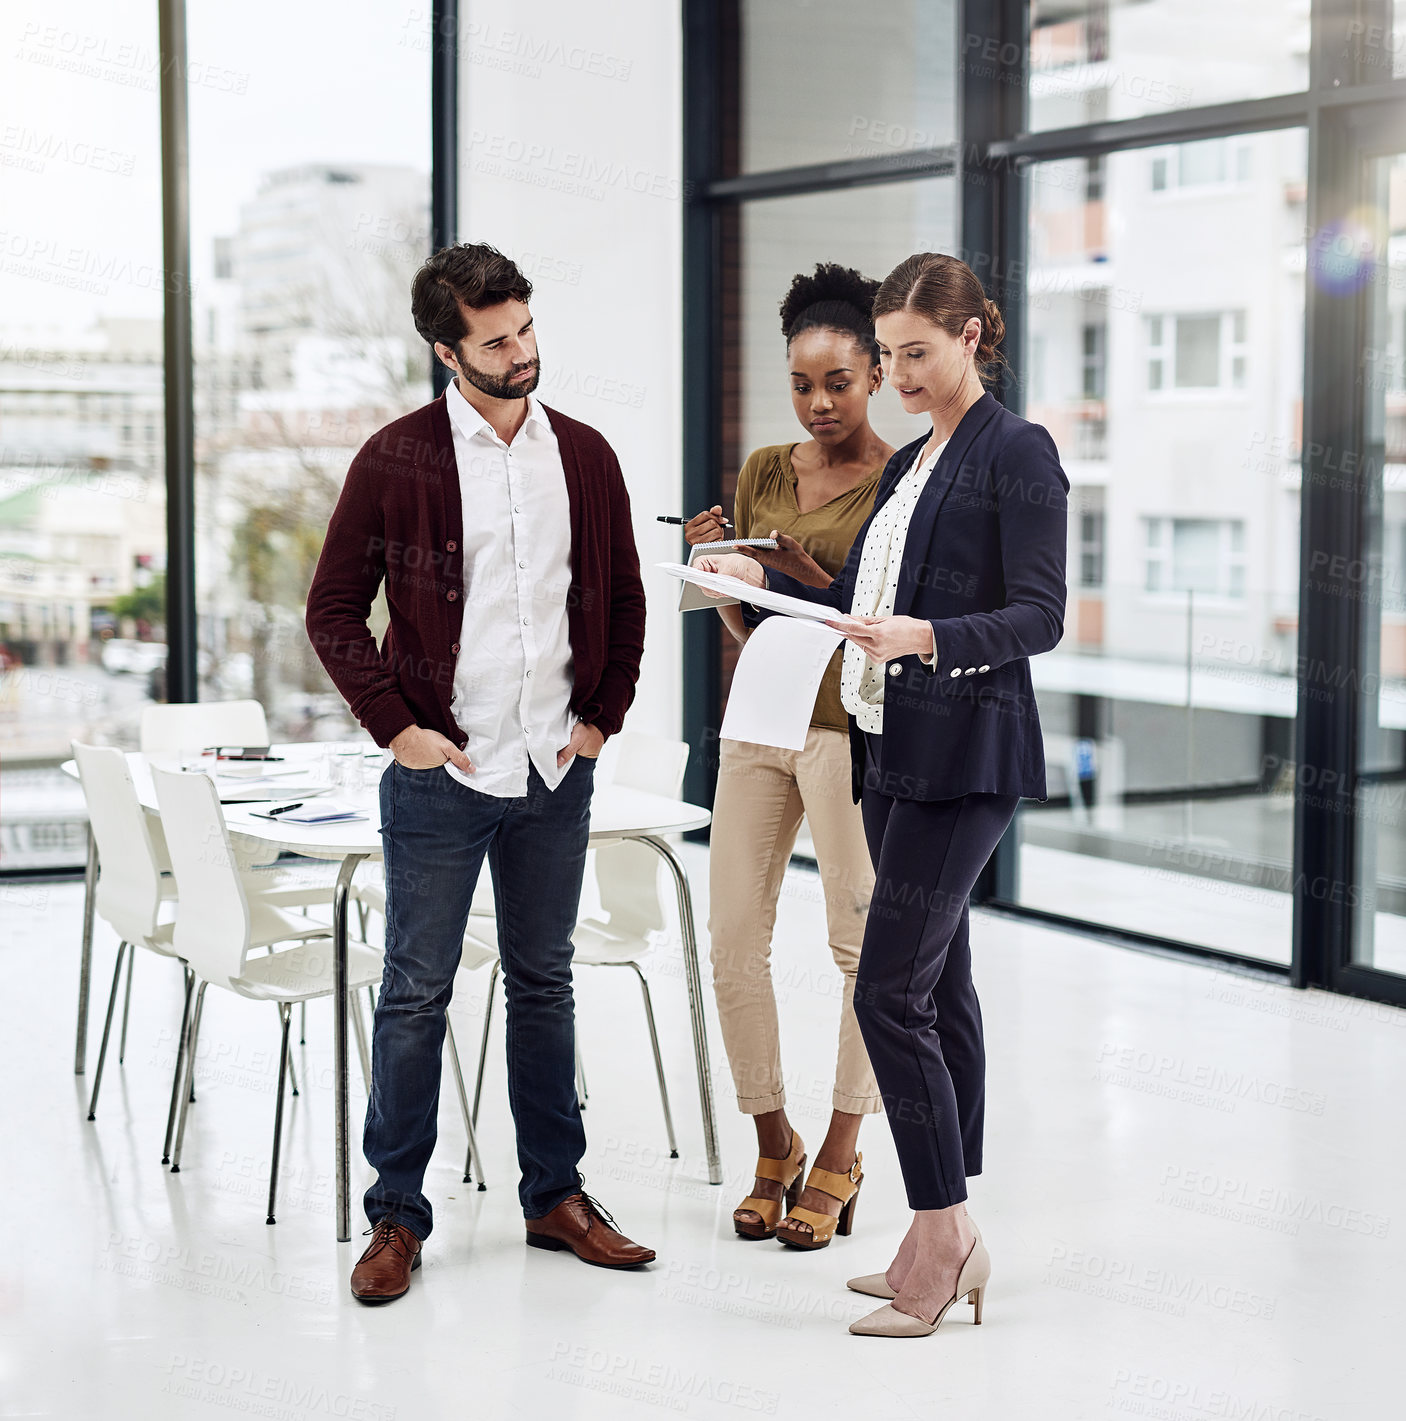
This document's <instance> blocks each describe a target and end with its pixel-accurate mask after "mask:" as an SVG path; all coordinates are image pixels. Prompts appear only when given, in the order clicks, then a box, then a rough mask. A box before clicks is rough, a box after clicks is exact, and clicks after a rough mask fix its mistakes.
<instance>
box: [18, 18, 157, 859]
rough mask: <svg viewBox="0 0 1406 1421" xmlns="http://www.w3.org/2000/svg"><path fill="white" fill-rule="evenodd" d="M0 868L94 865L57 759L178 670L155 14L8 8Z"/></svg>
mask: <svg viewBox="0 0 1406 1421" xmlns="http://www.w3.org/2000/svg"><path fill="white" fill-rule="evenodd" d="M5 28H6V45H5V48H4V53H3V55H0V92H3V93H4V95H5V106H6V111H7V114H8V117H7V119H6V122H5V124H4V126H3V127H0V210H3V211H4V213H5V221H4V224H3V225H4V229H5V230H4V232H3V233H0V872H9V871H12V870H41V869H47V868H62V867H68V866H71V865H73V864H76V863H81V862H82V860H83V855H84V852H85V842H86V827H85V826H86V820H85V815H84V811H83V801H82V796H81V795H80V793H79V791H78V787H77V785H75V784H74V783H73V782H72V781H70V780H68V779H67V778H66V777H64V776H63V775H62V774H61V773H60V772H59V770H58V768H57V767H58V765H59V764H60V763H61V761H63V760H64V759H66V758H67V757H68V755H69V753H70V752H69V742H70V741H71V740H73V739H75V738H77V739H87V740H94V741H101V742H104V743H113V742H115V743H118V744H128V745H134V744H135V743H136V732H137V722H138V719H139V717H140V713H141V709H142V707H143V705H145V704H146V703H147V702H148V700H149V699H150V697H151V695H152V694H153V693H154V692H159V679H160V676H161V673H162V668H163V665H164V662H165V654H166V646H165V632H164V620H165V607H164V601H163V594H164V583H165V567H166V530H165V521H164V519H165V484H164V467H163V465H164V459H163V444H162V441H163V421H162V414H163V399H162V374H163V372H162V354H161V352H162V345H161V302H162V294H163V288H164V282H165V275H164V272H163V270H162V252H161V185H160V173H161V156H160V145H159V115H158V95H157V79H156V72H157V71H156V67H155V62H154V57H155V51H156V7H155V5H154V4H151V3H148V0H111V3H106V4H97V3H90V0H75V3H74V4H71V5H67V6H65V7H64V11H63V14H62V17H61V18H60V17H58V16H56V14H55V13H54V11H53V9H52V7H47V6H43V5H40V4H38V3H36V0H19V2H18V3H17V4H15V5H11V6H8V7H7V9H6V27H5Z"/></svg>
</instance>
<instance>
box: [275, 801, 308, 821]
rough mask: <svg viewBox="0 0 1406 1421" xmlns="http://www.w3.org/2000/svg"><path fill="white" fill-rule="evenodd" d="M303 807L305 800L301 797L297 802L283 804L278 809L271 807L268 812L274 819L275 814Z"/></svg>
mask: <svg viewBox="0 0 1406 1421" xmlns="http://www.w3.org/2000/svg"><path fill="white" fill-rule="evenodd" d="M302 807H303V801H302V800H301V799H300V800H299V801H298V802H297V803H296V804H281V805H279V807H278V808H277V809H270V810H268V811H267V813H268V816H269V818H270V819H272V818H273V816H274V815H275V814H287V813H288V811H289V810H290V809H301V808H302Z"/></svg>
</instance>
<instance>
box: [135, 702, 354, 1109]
mask: <svg viewBox="0 0 1406 1421" xmlns="http://www.w3.org/2000/svg"><path fill="white" fill-rule="evenodd" d="M139 735H140V749H141V752H142V754H143V755H159V754H166V755H171V754H192V753H194V752H196V751H200V750H203V749H205V747H206V746H208V745H267V744H268V743H269V729H268V720H267V718H266V716H265V715H264V708H263V706H262V705H260V704H259V702H258V701H193V702H177V703H175V704H172V705H167V704H164V703H154V704H152V705H149V706H146V707H144V708H143V710H142V720H141V729H140V732H139ZM151 838H152V843H153V845H154V846H155V849H156V858H157V862H158V863H160V864H161V865H162V866H163V867H169V864H170V855H169V853H168V851H167V848H166V840H165V836H164V834H163V832H162V829H161V825H160V824H159V823H155V824H153V825H152V826H151ZM235 853H236V857H237V861H238V864H239V868H240V871H241V872H242V873H245V874H247V875H249V882H248V887H249V888H250V890H251V891H252V892H256V893H260V894H264V895H266V896H272V901H274V902H276V903H278V904H280V906H282V907H285V908H303V907H311V906H313V905H317V904H322V903H330V902H331V901H332V884H331V881H330V879H329V880H328V882H327V884H326V885H325V886H324V885H323V884H320V883H319V884H315V885H302V886H298V885H295V884H293V883H292V882H291V881H290V879H289V877H288V875H287V874H285V873H284V872H283V871H282V870H281V869H279V868H278V867H277V862H278V853H277V851H276V850H274V851H270V850H268V849H266V848H263V847H260V846H258V845H256V844H255V843H253V842H252V841H250V840H247V839H246V840H243V841H241V842H240V843H239V844H238V845H237V846H236V849H235ZM260 879H262V882H261V881H260ZM294 1093H295V1094H296V1088H295V1091H294Z"/></svg>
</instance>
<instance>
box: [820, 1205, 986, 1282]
mask: <svg viewBox="0 0 1406 1421" xmlns="http://www.w3.org/2000/svg"><path fill="white" fill-rule="evenodd" d="M967 1222H968V1223H969V1224H970V1225H971V1226H972V1233H974V1234H975V1235H976V1241H977V1242H978V1243H982V1242H984V1240H983V1239H982V1237H981V1230H980V1229H979V1228H977V1226H976V1220H975V1219H973V1218H972V1217H971V1216H970V1215H968V1216H967ZM845 1287H847V1288H848V1289H849V1290H850V1292H852V1293H863V1294H864V1295H865V1297H869V1298H889V1299H893V1298H896V1297H897V1296H898V1294H897V1293H895V1292H894V1290H893V1289H892V1288H890V1287H889V1281H888V1273H887V1272H883V1273H866V1274H865V1275H864V1276H863V1277H862V1278H851V1279H850V1280H849V1282H848V1283H846V1284H845Z"/></svg>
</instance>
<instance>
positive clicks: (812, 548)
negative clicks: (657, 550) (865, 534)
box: [732, 444, 883, 730]
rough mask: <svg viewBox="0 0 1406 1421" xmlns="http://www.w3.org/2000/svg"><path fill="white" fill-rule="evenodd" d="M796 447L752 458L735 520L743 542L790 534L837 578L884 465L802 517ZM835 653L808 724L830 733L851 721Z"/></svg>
mask: <svg viewBox="0 0 1406 1421" xmlns="http://www.w3.org/2000/svg"><path fill="white" fill-rule="evenodd" d="M795 447H796V446H795V445H794V444H771V445H768V446H766V447H765V448H762V449H755V450H753V451H752V453H751V454H750V455H748V458H747V462H746V463H745V464H743V466H742V472H741V473H740V474H738V476H737V493H736V495H735V496H734V499H733V505H732V521H733V523H734V524H735V525H736V530H737V536H738V537H739V538H765V537H766V536H767V535H768V534H769V533H770V532H771V530H772V529H773V528H775V529H776V530H777V531H778V532H780V533H789V534H790V535H791V536H792V537H793V538H794V539H795V540H796V541H797V542H798V543H799V544H800V545H801V546H802V547H803V548H804V549H805V550H806V552H808V553H809V554H810V555H811V557H813V558H814V559H815V560H816V562H818V563H819V564H820V566H821V567H823V568H824V569H825V571H826V572H828V573H829V574H830V576H831V577H837V576H838V575H839V572H840V569H841V568H842V567H844V565H845V558H846V557H848V556H849V550H850V546H851V544H853V542H854V540H855V537H856V536H857V534H858V533H859V530H860V528H861V527H862V526H863V523H864V520H865V519H866V518H868V516H869V514H870V511H871V510H872V509H873V507H874V494H875V493H876V492H877V490H878V487H879V475H880V474H882V473H883V466H882V465H881V466H880V467H879V468H877V469H875V470H874V472H873V473H871V474H870V475H869V477H868V478H866V479H863V480H861V481H860V482H859V483H858V484H856V485H855V486H854V487H853V488H852V489H850V490H849V491H848V492H846V493H842V494H837V495H836V496H835V497H834V498H832V499H831V500H830V502H829V503H823V504H821V506H820V507H819V508H813V509H811V511H810V512H809V513H802V512H801V511H800V509H799V508H798V507H797V505H796V472H795V470H794V469H793V468H792V467H791V450H792V449H794V448H795ZM842 650H843V648H841V649H840V650H837V651H836V652H835V655H834V657H833V658H832V659H831V662H830V664H829V666H828V667H826V669H825V676H824V678H823V679H822V681H821V682H820V690H819V692H818V693H817V695H816V697H815V710H814V711H813V712H812V713H811V717H810V723H811V724H812V725H816V726H821V727H823V728H825V729H828V730H845V729H847V728H848V726H849V717H848V716H847V715H846V714H845V709H844V707H843V706H842V705H841V704H840V661H841V651H842Z"/></svg>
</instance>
